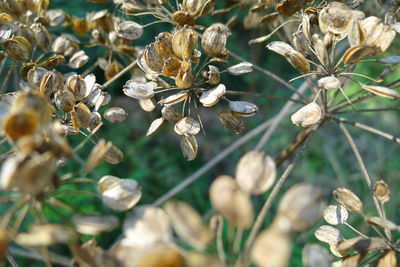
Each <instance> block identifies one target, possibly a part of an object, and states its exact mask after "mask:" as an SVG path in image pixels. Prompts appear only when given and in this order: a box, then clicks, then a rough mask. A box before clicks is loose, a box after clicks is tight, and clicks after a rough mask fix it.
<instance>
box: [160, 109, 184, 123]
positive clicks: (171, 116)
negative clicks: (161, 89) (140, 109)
mask: <svg viewBox="0 0 400 267" xmlns="http://www.w3.org/2000/svg"><path fill="white" fill-rule="evenodd" d="M161 115H162V117H163V118H164V119H165V120H167V121H169V122H172V123H177V122H178V121H179V120H180V119H182V118H183V117H182V114H181V113H180V112H179V111H177V110H176V109H175V108H173V107H171V106H165V107H163V109H162V110H161Z"/></svg>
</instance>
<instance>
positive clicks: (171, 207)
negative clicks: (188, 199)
mask: <svg viewBox="0 0 400 267" xmlns="http://www.w3.org/2000/svg"><path fill="white" fill-rule="evenodd" d="M164 210H165V211H166V212H167V214H168V215H169V218H170V220H171V224H172V227H173V228H174V230H175V232H176V233H177V234H178V236H179V237H180V238H181V239H183V240H184V241H186V242H187V243H189V244H190V245H191V246H193V247H194V248H196V249H198V250H203V249H204V248H206V247H207V246H208V245H209V244H210V242H211V240H212V238H213V235H212V233H211V231H210V230H209V229H208V227H206V226H205V224H204V222H203V218H202V217H201V215H200V214H199V213H198V212H197V211H196V210H194V209H193V208H192V207H191V206H190V205H189V204H186V203H185V202H182V201H168V202H167V203H166V204H165V205H164Z"/></svg>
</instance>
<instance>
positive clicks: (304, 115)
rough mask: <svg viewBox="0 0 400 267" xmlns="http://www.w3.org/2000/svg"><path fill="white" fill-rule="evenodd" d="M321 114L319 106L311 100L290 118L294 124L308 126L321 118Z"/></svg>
mask: <svg viewBox="0 0 400 267" xmlns="http://www.w3.org/2000/svg"><path fill="white" fill-rule="evenodd" d="M321 114H322V111H321V108H320V107H319V106H318V104H317V103H315V102H312V103H310V104H307V105H305V106H304V107H302V108H301V109H299V110H298V111H296V112H295V113H293V115H292V116H291V117H290V119H291V120H292V123H293V124H294V125H297V126H302V127H308V126H311V125H313V124H316V123H318V122H319V120H320V119H321Z"/></svg>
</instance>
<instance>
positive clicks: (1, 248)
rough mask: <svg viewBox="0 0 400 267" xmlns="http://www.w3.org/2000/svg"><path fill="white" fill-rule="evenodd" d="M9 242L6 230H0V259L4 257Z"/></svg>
mask: <svg viewBox="0 0 400 267" xmlns="http://www.w3.org/2000/svg"><path fill="white" fill-rule="evenodd" d="M9 242H10V237H9V236H8V233H7V231H6V229H4V228H0V259H3V258H4V257H5V255H6V251H7V248H8V244H9Z"/></svg>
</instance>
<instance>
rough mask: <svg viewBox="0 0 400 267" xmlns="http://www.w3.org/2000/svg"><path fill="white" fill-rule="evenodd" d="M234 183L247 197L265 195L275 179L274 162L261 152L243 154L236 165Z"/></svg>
mask: <svg viewBox="0 0 400 267" xmlns="http://www.w3.org/2000/svg"><path fill="white" fill-rule="evenodd" d="M235 178H236V182H237V183H238V185H239V187H240V189H242V191H243V192H245V193H247V194H249V195H260V194H262V193H265V192H266V191H267V190H268V189H270V188H271V186H272V185H273V184H274V181H275V178H276V166H275V161H274V160H273V159H272V158H271V157H270V156H268V155H266V154H265V153H264V152H262V151H250V152H247V153H246V154H244V155H243V156H242V157H241V158H240V160H239V162H238V164H237V165H236V173H235Z"/></svg>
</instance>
